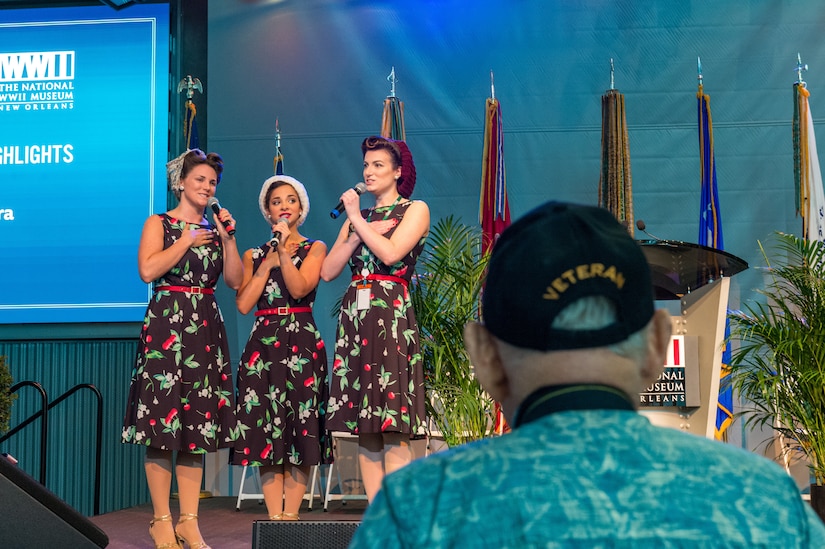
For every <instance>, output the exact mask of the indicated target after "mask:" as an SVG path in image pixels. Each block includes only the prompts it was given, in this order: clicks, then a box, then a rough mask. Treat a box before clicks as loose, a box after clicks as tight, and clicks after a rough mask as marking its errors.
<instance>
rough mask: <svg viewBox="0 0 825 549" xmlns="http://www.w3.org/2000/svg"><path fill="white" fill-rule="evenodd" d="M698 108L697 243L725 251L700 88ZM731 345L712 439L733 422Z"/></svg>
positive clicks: (708, 125)
mask: <svg viewBox="0 0 825 549" xmlns="http://www.w3.org/2000/svg"><path fill="white" fill-rule="evenodd" d="M696 97H697V99H698V108H699V152H700V157H701V169H702V190H701V199H700V207H699V244H701V245H703V246H710V247H712V248H716V249H717V250H724V249H725V245H724V240H723V238H722V214H721V213H720V211H719V192H718V190H717V186H716V159H715V158H714V154H713V123H712V120H711V116H710V97H709V96H708V95H705V93H704V91H703V90H702V85H701V84H699V92H698V93H697V94H696ZM729 335H730V324H729V323H728V322H727V321H725V339H726V340H727V338H728V336H729ZM729 364H730V344H726V345H725V349H724V351H722V371H721V377H720V379H719V402H718V404H717V407H716V431H715V437H716V438H717V439H719V440H722V439H723V438H724V434H725V430H726V429H727V428H728V426H730V424H731V422H732V421H733V387H732V386H731V384H730V370H728V365H729Z"/></svg>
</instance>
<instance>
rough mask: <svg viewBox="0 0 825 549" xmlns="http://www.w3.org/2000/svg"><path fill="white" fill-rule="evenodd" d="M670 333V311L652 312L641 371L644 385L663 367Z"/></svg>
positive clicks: (657, 375) (658, 373) (655, 377)
mask: <svg viewBox="0 0 825 549" xmlns="http://www.w3.org/2000/svg"><path fill="white" fill-rule="evenodd" d="M671 333H673V325H672V323H671V321H670V313H668V312H667V310H665V309H658V310H657V311H656V312H655V313H654V314H653V320H652V321H651V326H650V332H649V333H648V340H647V363H646V364H645V369H644V371H643V372H642V377H643V378H644V382H645V384H646V385H645V386H648V385H650V384H651V383H653V382H654V381H656V379H658V377H659V375H660V374H661V373H662V371H663V370H664V368H665V355H666V354H667V348H668V345H670V334H671Z"/></svg>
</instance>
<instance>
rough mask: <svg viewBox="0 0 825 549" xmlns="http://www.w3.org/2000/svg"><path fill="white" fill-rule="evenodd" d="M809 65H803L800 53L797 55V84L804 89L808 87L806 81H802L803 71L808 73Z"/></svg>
mask: <svg viewBox="0 0 825 549" xmlns="http://www.w3.org/2000/svg"><path fill="white" fill-rule="evenodd" d="M807 70H808V65H803V64H802V56H801V55H799V52H797V53H796V83H797V84H799V85H800V86H802V87H803V88H806V87H808V85H807V84H806V83H805V81H804V80H802V71H807Z"/></svg>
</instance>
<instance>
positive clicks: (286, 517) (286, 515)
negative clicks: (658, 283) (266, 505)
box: [281, 513, 301, 520]
mask: <svg viewBox="0 0 825 549" xmlns="http://www.w3.org/2000/svg"><path fill="white" fill-rule="evenodd" d="M281 520H301V517H300V516H298V513H284V514H282V515H281Z"/></svg>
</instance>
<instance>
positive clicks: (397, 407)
mask: <svg viewBox="0 0 825 549" xmlns="http://www.w3.org/2000/svg"><path fill="white" fill-rule="evenodd" d="M411 203H412V202H402V203H400V204H397V205H394V206H388V207H386V208H376V209H374V210H365V211H364V212H362V214H365V217H366V219H367V221H370V222H371V221H378V220H381V219H396V220H398V222H399V223H400V221H401V219H402V218H403V216H404V213H405V212H406V211H407V208H408V207H409V205H410V204H411ZM396 227H397V224H396ZM394 230H395V228H393V229H391V230H390V231H388V232H387V233H386V234H385V236H387V237H389V236H391V235H392V233H393V231H394ZM423 249H424V238H422V239H421V241H420V242H418V244H416V246H415V247H414V248H413V249H412V250H411V251H410V253H409V254H407V255H406V256H405V257H404V258H403V259H402V260H401V261H399V262H398V263H396V264H394V265H385V264H383V263H381V261H380V260H379V259H378V258H377V257H375V255H374V254H373V253H372V251H371V250H370V249H369V248H368V247H367V246H365V245H363V244H362V245H361V246H360V247H359V248H358V249H357V250H356V251H355V253H354V254H353V255H352V257H351V258H350V261H349V265H350V268H351V269H352V276H353V280H352V282H351V283H350V285H349V286H348V287H347V290H346V293H345V294H344V297H343V300H342V304H341V312H340V313H339V316H338V328H337V332H336V340H335V359H334V361H333V364H332V376H331V381H330V399H329V405H328V407H327V428H328V429H329V430H330V431H345V432H350V433H353V434H358V433H383V432H400V433H409V434H410V436H411V437H417V436H422V435H424V433H425V431H424V426H425V415H426V412H425V402H424V398H425V392H424V369H423V363H422V358H421V352H420V347H419V339H418V326H417V324H416V321H415V312H414V311H413V307H412V303H411V301H410V294H409V290H408V285H409V282H410V279H411V278H412V275H413V270H414V268H415V262H416V260H417V259H418V256H419V255H420V254H421V251H422V250H423ZM359 288H360V289H359ZM359 291H360V292H361V294H362V295H361V299H359ZM367 297H368V303H365V302H364V301H365V299H366V298H367Z"/></svg>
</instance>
